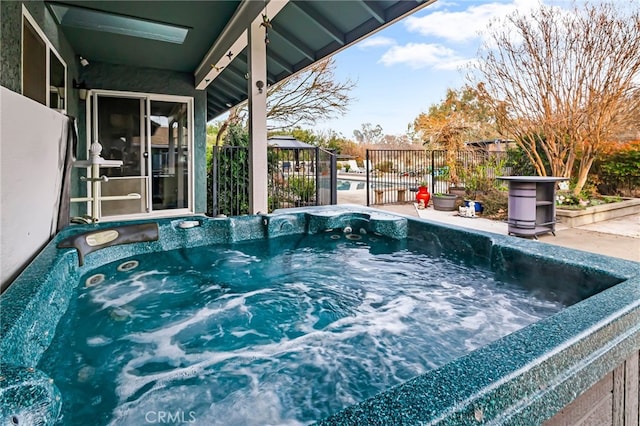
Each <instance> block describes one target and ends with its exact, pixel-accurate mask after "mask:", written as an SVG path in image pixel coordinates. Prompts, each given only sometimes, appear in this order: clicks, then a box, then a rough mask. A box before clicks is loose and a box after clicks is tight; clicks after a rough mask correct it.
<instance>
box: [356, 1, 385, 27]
mask: <svg viewBox="0 0 640 426" xmlns="http://www.w3.org/2000/svg"><path fill="white" fill-rule="evenodd" d="M360 4H361V5H362V7H363V8H364V10H366V11H367V13H368V14H369V15H371V16H372V17H373V18H374V19H375V20H376V21H378V22H379V23H381V24H384V23H385V22H386V21H387V20H386V18H385V13H384V10H383V9H382V8H381V7H380V6H379V5H378V3H377V2H375V1H372V0H360Z"/></svg>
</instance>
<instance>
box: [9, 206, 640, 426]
mask: <svg viewBox="0 0 640 426" xmlns="http://www.w3.org/2000/svg"><path fill="white" fill-rule="evenodd" d="M307 235H310V236H313V235H318V236H324V237H326V238H327V239H333V237H335V240H338V239H339V238H340V237H341V236H344V238H343V239H342V240H340V241H341V242H346V241H347V240H349V241H350V243H359V241H358V240H360V236H367V237H373V238H374V239H375V238H376V237H379V238H384V239H385V241H387V242H389V241H391V242H392V243H388V244H387V246H388V247H392V252H391V253H389V252H388V250H389V249H387V253H386V254H385V255H387V256H389V255H390V257H389V261H390V262H393V250H396V251H398V253H399V252H400V251H401V250H406V248H407V247H409V248H410V251H411V250H412V251H418V252H420V255H421V256H422V255H428V256H430V257H431V258H432V259H435V260H436V261H437V259H441V260H442V261H443V262H444V261H447V262H452V263H454V264H459V265H463V266H465V267H471V268H477V269H478V270H479V271H488V272H487V273H489V272H490V273H491V274H493V275H494V276H495V277H496V279H497V280H499V282H501V283H507V284H508V285H517V287H518V288H519V289H520V290H522V291H523V292H525V293H527V294H530V295H532V297H534V298H536V299H539V300H543V301H550V302H552V303H559V304H561V305H562V306H563V307H564V308H563V309H561V310H560V311H559V312H558V313H555V314H553V315H551V316H547V317H543V319H540V320H539V321H537V322H535V323H533V324H530V325H528V326H526V327H524V328H522V329H519V330H517V331H515V332H513V333H511V334H508V335H506V336H504V337H501V338H499V339H497V340H495V341H492V342H489V343H488V344H485V345H484V346H481V347H479V348H477V349H475V350H473V351H471V352H469V353H463V354H461V355H460V354H458V355H460V356H458V357H457V358H455V359H451V360H450V361H448V362H447V363H446V364H444V365H437V364H436V365H435V366H434V368H431V366H425V368H424V370H425V371H426V372H423V373H421V374H418V375H417V376H416V377H413V378H408V379H407V380H404V381H403V382H402V383H399V384H397V385H395V386H392V387H390V388H389V389H386V390H385V389H383V390H381V391H379V392H377V393H375V394H374V395H367V394H364V395H365V396H364V397H363V398H364V399H363V400H356V401H354V402H355V403H354V404H352V405H350V406H347V407H345V408H342V409H336V410H335V412H328V413H325V414H323V416H325V415H326V417H325V418H324V419H323V418H322V417H321V418H313V419H312V420H313V421H318V422H319V423H320V424H327V425H328V424H332V425H335V424H345V425H346V424H367V425H368V424H425V423H442V424H478V423H482V422H487V421H495V422H499V423H516V424H518V423H519V424H537V423H542V422H543V421H545V420H547V419H549V418H551V417H553V416H554V415H555V414H556V413H558V412H559V411H560V410H561V409H563V407H565V406H567V405H568V404H570V403H571V402H572V401H573V400H575V399H576V398H577V397H578V396H579V395H580V394H583V393H584V392H585V391H587V390H589V389H590V388H591V387H592V386H593V385H594V384H596V383H598V382H599V380H601V378H603V377H605V376H607V374H608V373H609V372H611V371H612V370H614V369H615V368H616V367H617V366H619V365H620V364H621V363H623V362H624V361H625V359H627V358H629V357H630V356H633V354H634V353H635V354H637V352H638V348H639V347H640V343H639V333H638V324H640V315H639V312H640V311H639V310H638V300H640V297H639V296H640V290H639V288H638V285H639V284H640V278H639V265H638V264H637V263H634V262H628V261H622V260H618V259H613V258H608V257H603V256H597V255H593V254H588V253H584V252H579V251H575V250H569V249H563V248H559V247H554V246H549V245H546V244H542V243H539V242H532V241H527V240H521V239H515V238H512V237H506V236H500V235H495V234H490V233H482V232H471V231H467V230H462V229H458V228H453V227H447V226H442V225H435V224H432V223H429V222H428V221H425V220H421V219H413V218H408V217H403V216H398V215H392V214H389V213H386V212H381V211H379V210H375V209H368V208H362V207H341V206H332V207H322V208H306V209H288V210H282V211H277V212H275V213H274V214H271V215H264V216H246V217H237V218H228V219H209V218H194V217H189V218H176V219H163V220H158V221H154V222H143V221H140V222H127V223H110V224H100V225H87V226H78V227H71V228H67V229H65V230H64V231H63V232H61V233H60V234H59V235H58V236H56V238H55V240H54V241H53V242H52V243H51V244H49V245H48V246H47V247H46V248H45V249H44V250H43V251H42V252H41V253H40V255H39V256H38V257H37V258H36V259H35V260H34V262H33V263H32V264H31V265H30V266H29V267H28V268H27V269H26V270H25V271H24V273H23V274H21V275H20V277H19V278H18V279H17V280H16V281H15V282H14V283H13V284H12V285H11V287H10V288H9V289H8V290H7V291H6V292H5V293H4V294H3V295H2V296H1V298H0V301H1V303H2V323H1V325H2V329H1V330H2V335H1V339H2V340H1V341H0V348H1V350H2V363H3V365H2V375H1V377H2V382H0V383H2V384H3V386H2V392H1V394H0V403H1V406H0V407H1V412H0V415H1V416H2V419H3V420H8V421H10V422H11V421H13V422H14V423H15V422H16V421H17V422H18V424H25V422H27V423H28V422H29V421H35V420H41V421H43V424H55V422H56V421H61V420H59V413H60V406H61V404H62V402H63V401H65V395H64V394H61V393H60V388H62V389H64V387H63V386H57V384H60V379H56V380H52V379H51V376H53V375H54V374H61V373H60V372H56V371H53V370H52V371H47V372H44V371H43V370H42V369H46V368H47V367H46V363H43V364H45V365H41V361H42V360H43V356H44V357H45V359H46V358H47V357H46V356H45V355H44V354H45V352H46V351H47V350H48V349H49V348H50V346H51V345H52V342H54V343H53V344H59V343H56V337H55V336H54V334H55V333H54V332H55V330H56V327H57V326H58V324H59V323H60V321H61V318H64V314H65V312H66V311H68V310H69V309H70V308H69V307H70V306H73V305H74V303H75V299H73V298H77V297H78V289H79V287H91V286H93V285H96V286H97V287H98V286H100V285H101V284H100V282H101V279H102V278H101V277H100V275H101V274H102V275H104V274H103V272H104V271H103V269H104V268H106V267H107V266H108V265H109V264H111V263H114V262H115V263H114V264H118V265H119V266H121V267H122V268H123V271H125V272H126V271H127V270H128V269H129V268H131V269H133V268H135V267H136V266H137V264H136V263H135V262H134V261H133V260H132V259H136V258H137V257H140V256H144V255H145V254H149V253H161V252H166V253H170V252H172V253H173V252H176V250H177V251H178V252H179V253H182V252H183V251H184V250H190V249H197V248H202V247H215V246H229V245H230V246H229V247H235V246H233V245H234V244H236V245H237V244H240V245H244V246H245V247H250V246H252V245H255V246H258V245H259V244H266V246H265V247H271V248H270V250H275V249H273V247H275V246H279V243H278V244H276V241H283V239H285V240H286V239H287V238H290V237H295V238H298V239H297V240H296V241H307V240H305V239H304V238H302V237H303V236H307ZM348 236H351V238H346V237H348ZM270 241H273V243H271V242H270ZM389 244H390V245H389ZM60 245H62V246H70V245H71V246H75V247H77V249H75V248H58V247H57V246H60ZM280 245H281V244H280ZM285 245H286V244H285ZM367 247H368V246H367ZM298 248H299V247H298ZM301 249H302V250H304V247H302V248H301ZM278 250H279V249H278ZM274 252H275V251H274ZM80 263H82V265H80ZM101 268H102V269H101ZM240 269H242V268H240ZM347 272H348V271H347ZM424 273H425V275H428V273H429V271H428V270H425V271H424ZM381 275H384V274H381ZM408 279H409V278H408ZM411 279H412V280H416V279H418V278H416V276H413V278H411ZM474 281H477V276H475V275H474V276H470V277H469V281H468V282H463V283H455V284H457V285H458V284H460V285H461V287H460V288H461V289H463V290H464V288H465V286H467V285H468V286H471V285H472V283H473V282H474ZM396 285H397V284H396ZM363 288H366V283H364V284H363ZM520 290H518V291H520ZM258 291H261V290H260V289H258ZM461 291H462V290H461ZM304 292H306V293H309V292H310V291H309V289H306V290H304ZM304 292H303V294H304ZM421 297H422V296H421ZM72 299H73V300H72ZM323 300H324V299H323ZM425 300H426V299H425ZM376 303H377V304H380V303H379V302H378V301H375V303H373V302H372V304H376ZM120 314H122V315H120ZM128 314H130V312H129V311H127V309H124V310H114V311H111V312H110V315H111V318H112V319H114V320H115V321H120V320H121V319H123V318H124V317H126V316H127V315H128ZM421 315H423V314H421ZM329 322H331V319H329V320H327V323H329ZM114 324H116V323H114ZM116 325H117V324H116ZM423 326H424V325H423ZM114 327H115V326H114ZM61 328H64V327H61ZM412 331H414V332H415V331H416V330H412ZM418 331H419V330H418ZM400 334H402V333H400ZM406 334H410V333H409V332H406ZM415 334H420V333H415ZM99 340H100V339H97V340H95V339H94V341H93V343H95V344H96V345H100V344H102V343H101V342H100V341H99ZM363 362H364V361H363ZM52 365H53V367H55V362H54V363H49V368H51V367H52ZM374 368H375V365H374ZM73 374H74V376H75V375H78V377H82V378H84V379H86V378H87V377H89V376H90V375H91V374H92V371H91V370H87V369H84V370H82V369H81V371H80V372H74V373H73ZM385 374H386V373H385ZM408 374H409V376H410V373H408ZM62 375H63V376H64V373H62ZM191 380H195V381H197V380H198V375H197V374H196V375H194V376H193V377H192V378H191ZM334 385H341V384H340V383H338V384H335V383H334ZM344 385H346V383H344ZM636 389H637V387H636ZM133 394H134V395H137V394H136V393H135V392H134V393H133ZM132 398H134V397H132ZM203 398H205V399H206V396H203ZM134 399H135V398H134ZM636 399H637V397H636ZM148 413H151V416H152V418H144V417H143V418H144V420H145V421H147V422H149V421H151V422H161V421H166V420H167V419H171V420H172V421H173V422H174V423H175V422H176V421H181V422H187V423H196V424H197V423H198V419H199V420H200V422H201V423H202V424H205V423H207V419H206V416H205V414H204V413H202V412H198V411H197V410H195V411H194V410H191V409H190V408H189V407H182V408H180V409H176V408H175V407H173V408H171V409H167V410H164V411H163V410H161V409H157V408H156V409H155V410H148V411H147V412H146V415H148ZM159 415H160V416H161V417H158V416H159ZM167 416H168V417H167ZM117 420H118V419H113V418H112V419H106V420H104V421H103V423H105V424H107V423H109V422H113V421H117ZM287 421H289V422H290V421H293V420H291V419H288V420H287ZM309 421H310V420H309V418H308V417H306V418H304V419H302V420H301V422H302V423H308V422H309ZM62 422H63V421H62ZM223 422H224V419H223ZM283 422H284V421H283ZM65 424H68V423H65ZM207 424H209V423H207Z"/></svg>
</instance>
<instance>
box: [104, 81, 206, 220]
mask: <svg viewBox="0 0 640 426" xmlns="http://www.w3.org/2000/svg"><path fill="white" fill-rule="evenodd" d="M91 107H92V109H93V110H92V114H91V117H92V126H91V127H92V132H91V134H92V136H93V139H92V141H91V142H93V141H98V142H100V144H101V145H102V157H103V158H104V159H106V160H120V161H122V165H121V166H119V167H108V168H102V169H101V175H104V176H106V177H107V180H106V181H104V182H102V184H101V194H100V201H99V205H100V219H102V220H106V219H108V220H112V219H119V218H127V217H131V216H132V215H135V216H141V215H142V216H146V215H169V214H181V213H190V212H191V211H192V195H191V187H192V183H191V182H192V176H191V168H192V166H191V152H192V146H193V142H192V140H193V136H192V135H193V132H192V127H193V126H192V124H191V120H192V118H191V117H192V112H191V111H192V101H191V98H184V97H176V96H164V95H150V94H134V93H121V92H107V91H94V93H93V96H92V98H91Z"/></svg>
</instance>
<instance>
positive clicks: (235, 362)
mask: <svg viewBox="0 0 640 426" xmlns="http://www.w3.org/2000/svg"><path fill="white" fill-rule="evenodd" d="M351 237H352V238H353V239H347V238H346V235H345V234H343V233H342V232H339V231H335V232H333V233H327V234H323V235H318V236H305V237H300V236H296V237H291V238H286V239H274V240H266V241H260V242H251V243H245V244H235V245H230V246H211V247H204V248H196V249H189V250H178V251H171V252H166V253H161V254H147V255H141V256H136V257H135V258H132V259H135V260H136V261H138V262H139V265H138V266H137V267H134V269H132V270H130V271H127V272H120V271H118V270H117V269H116V268H117V266H118V265H121V264H123V263H125V261H119V262H116V263H113V264H108V265H104V266H103V267H101V268H99V269H97V270H95V271H92V272H91V273H90V274H88V275H87V276H85V277H83V278H82V280H81V282H80V285H79V287H78V289H77V294H76V295H75V296H76V297H75V298H74V300H73V302H72V304H71V306H70V308H69V311H68V312H67V313H66V314H65V316H64V317H63V319H62V320H61V321H60V323H59V325H58V328H57V330H56V335H55V338H54V342H53V343H52V345H51V347H50V348H49V350H48V351H47V352H46V353H45V355H44V357H43V359H42V361H41V363H40V365H39V368H41V369H42V370H44V371H46V372H47V373H48V374H49V375H50V376H51V377H53V378H54V380H55V383H56V384H57V386H58V387H59V388H60V390H61V391H62V393H63V395H64V401H63V417H62V418H61V420H60V422H59V424H64V425H87V424H91V425H108V424H113V425H142V424H148V423H171V424H177V423H191V424H202V425H265V424H287V425H297V424H308V423H311V422H313V421H314V420H319V419H321V418H323V417H326V416H327V415H329V414H331V413H334V412H336V411H338V410H340V409H341V408H344V407H346V406H348V405H350V404H353V403H356V402H358V401H362V400H363V399H365V398H368V397H371V396H373V395H375V394H376V393H378V392H380V391H382V390H385V389H387V388H389V387H391V386H393V385H396V384H399V383H402V382H404V381H406V380H407V379H410V378H412V377H414V376H416V375H419V374H422V373H424V372H426V371H428V370H430V369H433V368H436V367H438V366H441V365H443V364H445V363H447V362H449V361H451V360H453V359H455V358H457V357H459V356H461V355H463V354H465V353H467V352H469V351H471V350H473V349H475V348H477V347H479V346H482V345H484V344H486V343H488V342H491V341H493V340H495V339H497V338H499V337H501V336H504V335H506V334H508V333H511V332H513V331H515V330H517V329H520V328H522V327H524V326H526V325H527V324H530V323H532V322H535V321H537V320H539V319H540V318H544V317H547V316H549V315H552V314H553V313H555V312H557V311H559V310H560V309H562V308H563V306H562V305H560V304H558V303H555V302H551V301H547V300H541V299H539V298H537V297H536V296H535V295H532V294H528V293H527V292H526V291H525V290H523V289H521V288H519V287H517V286H514V285H510V284H506V283H503V282H500V281H497V280H496V279H495V278H494V276H493V274H492V273H491V272H489V271H486V270H478V269H476V268H473V267H469V266H465V265H464V264H460V263H456V262H453V261H450V260H447V259H445V258H441V257H432V256H429V255H426V254H423V253H421V252H420V251H419V250H418V249H417V248H416V247H411V246H407V245H406V244H407V243H406V242H399V241H394V240H390V239H386V238H383V237H376V236H369V235H359V234H357V235H352V236H351ZM358 238H359V239H358ZM94 255H98V253H96V254H94ZM131 265H132V264H129V266H131ZM133 265H134V266H135V264H133ZM97 274H103V275H104V281H102V282H100V281H101V279H102V276H100V275H97ZM91 277H93V278H91ZM87 284H88V285H89V286H87ZM160 420H162V421H160ZM168 420H170V421H168Z"/></svg>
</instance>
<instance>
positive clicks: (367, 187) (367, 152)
mask: <svg viewBox="0 0 640 426" xmlns="http://www.w3.org/2000/svg"><path fill="white" fill-rule="evenodd" d="M364 158H365V169H366V170H367V179H366V185H365V187H366V189H367V207H369V206H370V204H369V170H368V167H367V166H366V165H367V164H369V150H368V149H367V150H366V152H365V156H364Z"/></svg>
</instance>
